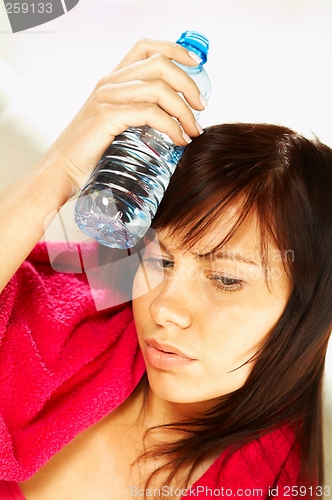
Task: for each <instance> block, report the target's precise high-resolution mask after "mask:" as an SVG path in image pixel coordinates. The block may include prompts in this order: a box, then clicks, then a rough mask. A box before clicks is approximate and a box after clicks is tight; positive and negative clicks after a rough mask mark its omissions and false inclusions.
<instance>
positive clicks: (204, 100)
mask: <svg viewBox="0 0 332 500" xmlns="http://www.w3.org/2000/svg"><path fill="white" fill-rule="evenodd" d="M199 100H200V101H201V105H202V106H203V108H206V107H207V106H208V105H209V103H208V102H207V100H206V99H205V97H203V96H202V94H199Z"/></svg>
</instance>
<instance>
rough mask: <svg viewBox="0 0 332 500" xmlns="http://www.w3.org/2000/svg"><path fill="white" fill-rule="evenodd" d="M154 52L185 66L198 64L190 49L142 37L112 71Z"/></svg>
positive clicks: (146, 57) (147, 56)
mask: <svg viewBox="0 0 332 500" xmlns="http://www.w3.org/2000/svg"><path fill="white" fill-rule="evenodd" d="M154 54H163V55H164V56H165V57H167V58H168V59H174V61H177V62H179V63H181V64H184V65H185V66H197V64H198V62H197V58H196V59H194V58H193V57H192V56H191V55H190V54H191V53H190V51H188V50H187V49H185V48H184V47H182V45H179V44H177V43H173V42H167V41H163V40H150V39H148V38H142V39H141V40H138V42H136V43H135V45H134V46H133V48H132V49H131V50H130V51H129V52H128V54H127V55H126V56H125V57H124V58H123V59H122V61H121V62H120V63H119V64H118V65H117V66H116V68H115V69H114V70H113V72H114V71H118V70H119V69H122V68H125V67H126V66H129V65H130V64H133V63H135V62H137V61H141V60H144V59H148V58H149V57H151V56H153V55H154Z"/></svg>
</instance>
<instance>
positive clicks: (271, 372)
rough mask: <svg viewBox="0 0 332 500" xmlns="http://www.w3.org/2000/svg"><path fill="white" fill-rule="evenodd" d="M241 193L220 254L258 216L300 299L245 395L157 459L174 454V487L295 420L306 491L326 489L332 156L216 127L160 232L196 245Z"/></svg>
mask: <svg viewBox="0 0 332 500" xmlns="http://www.w3.org/2000/svg"><path fill="white" fill-rule="evenodd" d="M239 195H241V196H242V199H243V200H244V201H243V204H242V210H241V213H240V215H239V217H238V219H237V221H236V222H235V224H234V226H233V228H232V230H231V231H230V233H229V234H228V235H227V237H226V238H224V239H223V240H222V241H220V244H219V245H218V246H219V247H220V246H222V245H224V244H225V242H226V241H228V240H229V239H230V238H231V237H232V234H234V233H235V231H236V230H237V228H238V227H239V226H240V225H241V224H242V222H243V221H244V220H245V219H246V217H247V216H248V215H249V214H250V213H251V212H252V210H255V212H256V213H257V215H258V219H259V223H260V230H261V236H262V251H264V248H266V242H267V241H268V240H269V239H271V238H272V240H273V242H274V244H275V245H276V246H277V248H278V249H279V250H280V252H281V255H282V256H283V259H284V266H285V269H286V271H287V273H288V274H289V276H290V278H291V280H292V283H293V289H292V293H291V296H290V298H289V301H288V303H287V306H286V308H285V310H284V313H283V314H282V316H281V317H280V319H279V321H278V323H277V324H276V325H275V327H274V328H273V329H272V331H271V332H270V334H269V336H268V338H267V341H266V342H265V345H264V346H263V348H262V349H261V350H260V351H259V353H258V354H257V356H256V359H255V363H254V364H253V368H252V370H251V373H250V375H249V377H248V379H247V381H246V382H245V384H244V385H243V387H241V388H240V389H238V390H237V391H235V392H233V393H231V394H229V395H227V397H225V399H224V401H222V402H221V403H220V404H218V406H217V407H216V408H214V409H213V410H212V411H210V412H209V413H208V414H206V415H204V416H203V417H202V418H201V419H198V420H197V421H195V422H191V423H189V422H187V423H182V424H174V425H173V424H172V425H169V426H168V427H170V428H174V427H175V428H178V429H181V428H187V430H188V426H189V427H190V428H191V429H192V431H190V432H186V433H185V435H184V438H183V439H182V440H181V441H179V442H176V443H174V444H170V445H168V446H167V447H165V446H163V449H162V450H159V452H160V453H162V454H164V455H165V456H166V457H167V456H168V457H174V456H175V458H170V462H169V464H170V465H171V470H173V472H172V473H171V474H170V476H169V479H172V477H174V474H175V472H176V470H177V469H180V468H181V466H182V465H183V464H184V463H186V462H187V463H188V462H189V463H193V464H194V465H195V463H197V461H198V460H199V459H200V458H201V457H202V456H203V455H204V454H205V453H208V452H209V451H210V450H212V449H216V448H219V449H220V450H221V451H222V450H225V449H227V448H228V449H233V450H235V449H237V448H239V447H240V446H242V445H243V444H245V443H247V442H249V441H251V440H253V439H255V438H257V437H259V436H261V435H262V434H264V433H267V432H269V431H270V430H271V429H272V428H277V427H280V426H282V425H283V424H284V423H285V422H288V423H289V424H290V425H291V426H293V428H294V430H295V432H296V435H297V444H298V446H299V450H300V456H301V473H300V478H299V484H303V485H309V486H310V485H311V486H312V485H321V484H323V457H322V435H321V430H322V414H321V413H322V408H321V406H322V376H323V370H324V360H325V354H326V348H327V344H328V339H329V335H330V332H331V329H332V252H331V249H332V150H331V149H330V148H328V147H327V146H326V145H324V144H322V143H320V142H319V141H318V140H316V139H315V140H309V139H307V138H304V137H302V136H301V135H299V134H297V133H296V132H294V131H292V130H290V129H288V128H285V127H281V126H276V125H266V124H237V123H236V124H224V125H216V126H213V127H209V128H207V129H206V130H205V133H204V134H203V135H201V136H200V137H198V138H197V139H194V140H193V142H192V143H191V144H190V145H189V146H188V147H187V148H186V150H185V153H184V156H183V157H182V159H181V161H180V163H179V165H178V167H177V169H176V171H175V173H174V175H173V177H172V179H171V182H170V185H169V187H168V189H167V191H166V193H165V196H164V198H163V200H162V202H161V205H160V207H159V209H158V212H157V214H156V217H155V219H154V221H153V228H154V229H155V230H161V229H164V228H167V229H168V230H170V231H171V233H172V232H174V233H176V234H177V237H178V236H179V235H180V236H182V243H183V246H184V247H188V246H190V245H191V244H193V243H195V242H196V241H198V240H199V239H200V238H201V237H202V236H203V235H204V234H206V232H208V231H209V228H210V227H211V225H212V224H213V222H214V221H215V219H216V217H218V215H220V213H221V212H222V211H223V209H224V208H225V207H227V205H228V203H229V202H231V201H232V200H234V199H235V198H238V197H239ZM289 250H292V252H291V255H292V256H293V257H294V258H289V252H288V251H289ZM166 427H167V426H166ZM153 454H154V452H151V455H153ZM147 455H148V456H149V453H148V454H145V456H147ZM188 479H189V478H188Z"/></svg>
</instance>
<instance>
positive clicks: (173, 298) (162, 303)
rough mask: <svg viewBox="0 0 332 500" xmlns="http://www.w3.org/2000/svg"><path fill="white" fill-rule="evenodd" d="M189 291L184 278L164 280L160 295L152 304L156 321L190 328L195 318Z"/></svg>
mask: <svg viewBox="0 0 332 500" xmlns="http://www.w3.org/2000/svg"><path fill="white" fill-rule="evenodd" d="M158 288H159V287H158ZM187 292H188V287H186V285H185V283H184V281H183V280H177V279H176V278H173V279H172V280H171V281H169V280H167V279H166V280H164V281H163V282H162V284H161V285H160V288H159V293H158V295H157V296H156V297H155V298H154V299H153V301H152V302H151V304H150V314H151V316H152V318H153V319H154V321H155V322H156V323H157V324H158V325H160V326H170V325H176V326H178V327H180V328H183V329H186V328H189V327H190V326H191V324H192V320H193V317H192V305H193V304H191V303H190V299H189V297H190V294H189V293H187Z"/></svg>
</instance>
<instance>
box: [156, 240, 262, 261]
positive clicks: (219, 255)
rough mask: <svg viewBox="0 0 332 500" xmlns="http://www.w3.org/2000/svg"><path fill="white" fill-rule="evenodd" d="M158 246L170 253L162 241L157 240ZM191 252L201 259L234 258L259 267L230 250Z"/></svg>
mask: <svg viewBox="0 0 332 500" xmlns="http://www.w3.org/2000/svg"><path fill="white" fill-rule="evenodd" d="M158 243H159V245H160V247H161V248H162V249H163V250H164V251H165V252H166V253H168V255H170V256H171V255H172V254H171V252H170V251H169V250H168V248H167V247H166V245H165V244H164V243H163V242H162V241H158ZM191 253H192V254H193V255H194V257H195V258H197V259H201V260H203V261H204V260H212V261H214V260H235V261H237V262H244V263H245V264H249V265H251V266H256V267H259V264H258V263H257V262H255V261H253V260H251V259H248V258H246V257H243V255H241V254H240V253H238V252H231V251H227V252H226V251H225V250H217V251H216V252H207V253H205V254H199V253H196V252H192V251H191Z"/></svg>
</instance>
